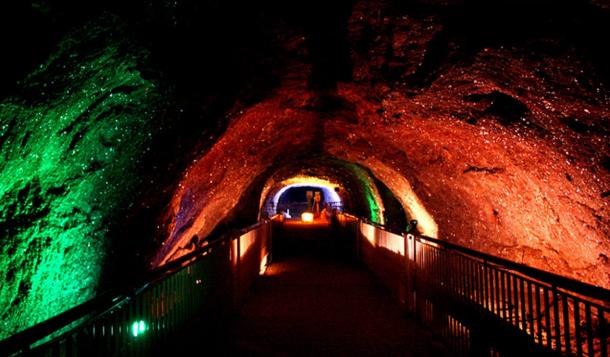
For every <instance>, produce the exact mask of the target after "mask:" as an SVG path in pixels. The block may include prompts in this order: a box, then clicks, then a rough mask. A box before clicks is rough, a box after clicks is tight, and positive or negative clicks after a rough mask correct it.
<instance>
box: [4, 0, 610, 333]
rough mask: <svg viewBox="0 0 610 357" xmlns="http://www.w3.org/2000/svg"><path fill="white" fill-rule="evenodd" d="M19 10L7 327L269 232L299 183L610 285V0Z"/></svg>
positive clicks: (11, 121) (7, 186) (56, 4)
mask: <svg viewBox="0 0 610 357" xmlns="http://www.w3.org/2000/svg"><path fill="white" fill-rule="evenodd" d="M0 6H4V5H0ZM496 6H497V7H498V8H497V9H496V8H495V7H496ZM18 8H19V9H17V10H13V9H10V11H9V10H7V11H4V9H2V11H0V17H1V20H2V21H0V27H3V28H4V29H5V30H4V31H0V35H1V36H6V37H7V38H8V40H7V41H4V42H3V43H6V46H8V47H7V48H6V50H5V52H6V53H10V54H11V56H4V58H3V60H7V61H8V64H7V65H6V66H0V78H1V79H2V80H0V149H1V156H0V198H1V200H0V234H2V237H0V238H1V239H0V252H1V254H2V260H1V262H0V280H1V281H2V284H0V319H1V320H2V322H3V323H4V325H3V326H2V328H0V338H2V337H5V336H6V335H9V334H12V333H14V332H17V331H20V330H23V329H24V328H26V327H27V326H31V325H33V324H35V323H37V322H40V321H43V320H45V319H47V318H49V317H51V316H54V315H57V314H59V313H60V312H62V311H65V310H67V309H69V308H70V307H73V306H76V305H78V304H80V303H83V302H85V301H87V300H89V299H92V298H93V297H95V296H96V295H98V294H100V293H103V292H105V291H108V290H111V289H114V288H116V287H117V286H122V285H129V284H131V283H133V282H134V281H137V280H138V279H139V278H141V277H142V276H145V275H146V274H147V273H148V272H149V271H150V270H151V269H155V268H158V267H160V266H162V265H164V264H165V263H167V262H169V261H171V260H173V259H176V258H177V257H179V256H181V255H182V254H185V253H187V252H189V251H191V250H192V249H193V247H194V246H195V245H196V244H203V242H204V241H206V240H210V239H214V238H215V237H218V236H219V235H221V234H223V232H227V231H229V230H230V229H237V228H240V227H244V226H246V225H248V224H250V223H254V222H256V221H257V219H258V218H260V217H264V206H265V205H266V203H267V202H268V200H269V199H272V197H273V195H274V192H279V190H281V189H282V188H283V187H287V185H289V184H290V182H288V181H287V180H291V179H294V178H295V177H311V178H317V179H321V180H328V181H329V182H331V183H333V185H334V186H333V187H340V190H339V192H337V193H338V194H339V196H340V197H341V199H342V201H343V209H344V210H345V211H346V212H350V213H353V214H355V215H358V216H362V217H366V218H368V219H369V220H372V221H375V222H384V223H385V224H387V225H389V226H392V227H394V228H396V229H400V230H401V231H404V230H405V229H406V228H407V224H408V221H409V220H411V219H416V220H417V221H418V225H417V229H418V232H420V233H422V234H424V235H427V236H431V237H437V238H439V239H441V240H445V241H448V242H452V243H455V244H458V245H461V246H464V247H468V248H471V249H475V250H478V251H482V252H484V253H488V254H491V255H493V256H497V257H502V258H505V259H509V260H511V261H514V262H517V263H522V264H525V265H528V266H532V267H536V268H540V269H543V270H545V271H550V272H554V273H557V274H561V275H565V276H568V277H571V278H574V279H577V280H579V281H583V282H587V283H590V284H593V285H597V286H603V287H606V288H608V287H610V240H609V239H608V237H609V236H610V213H609V212H610V144H609V143H610V131H609V130H608V121H609V120H610V119H609V118H610V91H609V90H608V88H609V87H608V83H610V80H609V71H608V65H607V64H608V63H610V58H608V54H607V51H604V48H605V47H604V46H602V45H600V44H604V43H606V42H607V41H606V38H605V37H604V35H605V34H606V33H609V32H610V31H609V30H608V24H610V10H609V9H608V6H607V5H606V4H605V3H604V1H601V0H583V1H577V0H569V1H565V2H562V4H561V5H556V4H553V5H551V4H550V2H549V1H542V0H535V1H527V2H525V1H518V2H508V1H499V2H493V4H492V3H491V2H483V1H475V2H471V1H462V0H430V1H423V0H421V1H420V0H415V1H410V2H408V4H407V3H405V2H401V1H394V0H379V1H364V0H354V1H351V0H350V1H332V2H328V1H326V2H324V1H317V0H316V1H310V2H309V3H308V4H307V6H301V8H300V9H299V10H298V11H295V10H294V9H293V6H290V4H288V3H285V4H284V3H282V4H280V3H278V2H270V3H261V2H236V1H231V0H230V1H217V0H212V1H206V2H200V1H196V0H176V1H158V2H151V1H130V2H124V1H103V0H92V1H90V2H87V3H82V4H80V3H79V4H76V3H74V4H72V3H68V2H63V1H57V0H37V1H35V2H32V3H31V4H30V3H28V2H20V4H19V5H18ZM313 19H316V20H315V21H314V20H313ZM515 23H519V26H517V27H516V26H514V24H515ZM15 29H21V30H15ZM335 184H336V185H335ZM312 187H315V186H312ZM335 192H336V191H335ZM194 238H196V239H194ZM191 242H193V243H191Z"/></svg>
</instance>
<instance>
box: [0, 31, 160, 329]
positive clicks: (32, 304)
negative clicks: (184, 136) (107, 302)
mask: <svg viewBox="0 0 610 357" xmlns="http://www.w3.org/2000/svg"><path fill="white" fill-rule="evenodd" d="M115 26H116V25H115V24H109V25H105V26H101V25H95V26H94V25H90V26H89V27H88V28H85V29H84V30H82V31H78V32H76V33H74V34H72V35H71V36H68V37H66V38H65V39H64V40H63V41H62V42H61V43H60V44H59V46H58V48H57V49H56V51H54V53H53V54H52V55H51V57H50V58H49V60H48V61H47V62H46V63H45V64H43V65H41V66H40V67H39V68H38V69H37V70H35V71H34V73H32V74H30V75H29V76H28V77H27V78H26V79H24V80H23V81H22V82H21V83H20V88H21V93H20V94H19V95H17V96H13V97H11V98H7V99H4V100H2V101H0V236H1V239H0V251H1V258H0V281H1V282H2V284H0V321H1V325H0V339H1V338H4V337H6V336H8V335H10V334H12V333H14V332H17V331H19V330H22V329H24V328H27V327H28V326H31V325H33V324H35V323H37V322H39V321H42V320H44V319H47V318H49V317H51V316H53V315H56V314H58V313H60V312H62V311H64V310H66V309H68V308H70V307H73V306H75V305H76V304H79V303H81V302H84V301H86V300H88V299H90V298H91V297H93V296H94V295H95V294H96V292H97V290H96V289H97V287H98V284H99V278H100V275H101V274H102V271H103V267H104V264H112V261H111V259H109V260H108V261H107V259H108V258H109V257H107V252H108V249H109V244H110V242H109V239H108V234H109V232H110V230H111V229H112V228H113V224H115V222H116V221H117V217H119V216H120V215H121V214H124V213H125V210H126V208H127V207H129V205H131V204H132V203H133V202H134V200H135V199H136V198H135V197H134V195H135V194H134V192H136V191H137V187H138V186H139V185H141V184H142V182H141V178H140V177H141V175H138V170H139V164H140V163H139V160H140V158H142V157H143V156H145V155H146V153H147V152H148V151H149V150H150V143H151V140H152V137H153V135H154V134H155V132H156V131H158V130H159V129H158V128H159V126H160V125H159V122H158V121H156V120H157V119H156V118H157V117H158V115H157V114H156V111H157V110H158V108H160V107H159V103H160V98H161V96H160V94H159V90H158V89H156V87H155V85H154V84H153V83H152V82H151V81H149V80H146V79H144V78H143V77H142V75H141V72H140V71H139V70H138V64H140V63H141V62H142V61H145V60H146V55H145V53H144V52H142V51H140V52H138V51H135V50H134V49H133V48H134V47H136V46H133V45H132V44H130V43H128V40H126V39H125V38H126V37H127V36H125V34H124V32H125V31H121V30H120V29H119V30H116V29H115V30H112V31H107V30H105V29H106V28H112V27H115Z"/></svg>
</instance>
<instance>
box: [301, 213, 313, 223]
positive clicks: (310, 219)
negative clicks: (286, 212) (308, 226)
mask: <svg viewBox="0 0 610 357" xmlns="http://www.w3.org/2000/svg"><path fill="white" fill-rule="evenodd" d="M301 221H303V222H308V223H311V222H313V213H311V212H303V213H302V214H301Z"/></svg>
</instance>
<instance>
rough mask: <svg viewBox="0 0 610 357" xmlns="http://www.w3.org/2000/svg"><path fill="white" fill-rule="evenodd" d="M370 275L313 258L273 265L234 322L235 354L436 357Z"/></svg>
mask: <svg viewBox="0 0 610 357" xmlns="http://www.w3.org/2000/svg"><path fill="white" fill-rule="evenodd" d="M388 295H389V294H388V292H387V291H386V290H385V289H383V288H382V287H381V286H379V283H378V282H377V281H376V280H375V279H374V277H373V276H371V274H370V273H369V272H368V271H366V270H364V269H360V268H357V267H355V266H350V265H347V264H341V263H337V262H333V261H329V260H325V259H314V258H311V257H292V258H290V259H287V260H285V261H280V262H276V263H274V264H272V265H271V266H270V267H269V269H268V271H267V273H266V275H265V276H263V277H262V279H261V281H260V282H259V283H258V284H257V285H256V286H255V288H254V289H253V291H252V294H251V295H250V296H249V298H248V299H247V300H246V302H245V304H244V306H243V308H242V310H241V313H240V316H239V318H238V319H237V320H236V321H235V325H234V326H233V328H232V333H233V341H234V342H233V346H232V348H233V351H232V354H234V355H242V356H262V355H265V356H295V355H296V356H299V355H300V356H438V355H439V354H440V353H441V352H440V350H438V348H434V346H433V344H432V343H431V339H430V337H429V336H428V334H427V333H425V332H423V331H421V329H420V328H419V327H418V326H417V325H416V324H415V323H414V322H413V321H410V320H408V319H407V318H405V317H404V314H403V313H402V312H401V310H400V308H399V306H398V305H397V304H396V302H395V301H394V300H392V299H391V297H390V296H388Z"/></svg>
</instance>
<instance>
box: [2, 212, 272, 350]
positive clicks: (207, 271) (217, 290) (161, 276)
mask: <svg viewBox="0 0 610 357" xmlns="http://www.w3.org/2000/svg"><path fill="white" fill-rule="evenodd" d="M271 231H272V230H271V221H269V220H265V221H261V222H259V223H257V224H255V225H253V226H250V227H248V228H246V229H244V230H241V231H239V232H236V233H233V234H230V235H227V236H224V237H222V238H220V239H218V240H216V241H213V242H209V244H207V245H205V246H204V247H202V248H199V249H197V250H196V251H194V252H192V253H189V254H188V255H185V256H183V257H181V258H179V259H177V260H175V261H172V262H170V263H169V264H167V265H165V266H164V267H162V268H161V269H159V270H157V271H154V272H152V274H151V276H150V277H149V279H147V282H146V283H145V284H143V285H142V286H141V287H140V288H139V289H137V290H135V291H133V292H131V293H127V294H125V293H114V294H107V295H104V296H100V297H98V298H96V299H93V300H91V301H89V302H86V303H84V304H82V305H79V306H77V307H75V308H73V309H71V310H68V311H66V312H65V313H63V314H60V315H58V316H56V317H54V318H52V319H50V320H47V321H45V322H43V323H41V324H38V325H36V326H34V327H32V328H30V329H27V330H25V331H23V332H21V333H19V334H17V335H14V336H12V337H10V338H8V339H6V340H4V341H2V342H0V355H1V356H10V355H20V354H26V355H36V356H75V355H79V356H116V355H129V356H145V355H150V354H151V352H152V351H155V350H156V348H158V347H159V346H164V344H165V343H167V342H168V341H169V340H170V339H172V338H173V337H175V336H176V334H177V333H178V332H180V331H182V330H184V329H185V328H186V327H187V326H188V325H189V323H190V321H193V319H197V318H200V317H201V316H206V313H207V312H208V310H218V309H219V307H223V306H224V307H226V308H227V309H232V308H233V307H234V306H235V304H239V302H240V301H241V299H242V298H243V295H244V293H245V291H247V289H248V288H249V287H250V286H251V284H252V283H253V282H254V279H255V278H256V277H257V276H258V275H259V273H260V272H261V271H262V270H263V269H264V268H265V266H266V265H267V263H268V260H269V253H270V246H271ZM227 305H228V306H227Z"/></svg>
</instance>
